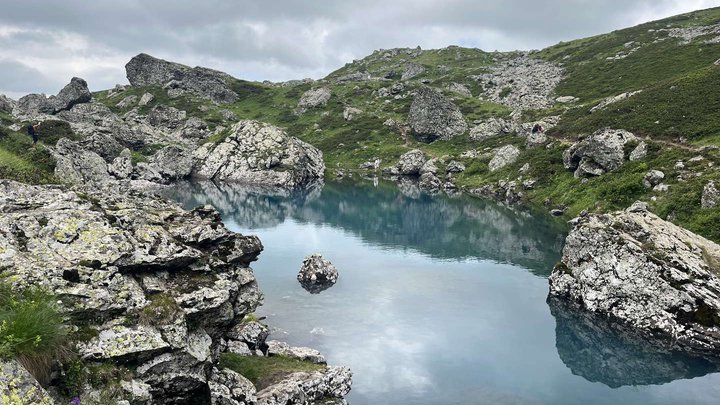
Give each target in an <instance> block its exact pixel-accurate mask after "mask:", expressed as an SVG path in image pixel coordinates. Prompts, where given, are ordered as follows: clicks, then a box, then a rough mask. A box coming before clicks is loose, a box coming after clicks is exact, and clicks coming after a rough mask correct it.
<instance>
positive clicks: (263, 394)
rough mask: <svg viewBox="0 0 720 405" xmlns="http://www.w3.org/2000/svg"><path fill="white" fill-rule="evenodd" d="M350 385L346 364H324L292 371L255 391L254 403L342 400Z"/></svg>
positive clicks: (349, 373)
mask: <svg viewBox="0 0 720 405" xmlns="http://www.w3.org/2000/svg"><path fill="white" fill-rule="evenodd" d="M351 387H352V372H351V371H350V369H349V368H347V367H327V368H325V369H323V370H319V371H313V372H299V373H292V374H290V375H288V376H287V377H285V378H284V379H283V380H282V381H280V382H278V383H277V384H274V385H271V386H269V387H267V388H265V389H263V390H261V391H259V392H258V393H257V399H258V402H257V403H258V405H287V404H314V403H317V402H318V401H319V400H321V399H322V400H327V399H333V398H336V399H342V398H343V397H344V396H345V395H347V394H348V393H349V392H350V388H351Z"/></svg>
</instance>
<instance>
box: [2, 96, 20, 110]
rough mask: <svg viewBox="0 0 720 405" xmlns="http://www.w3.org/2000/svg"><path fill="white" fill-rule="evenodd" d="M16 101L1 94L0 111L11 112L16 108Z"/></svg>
mask: <svg viewBox="0 0 720 405" xmlns="http://www.w3.org/2000/svg"><path fill="white" fill-rule="evenodd" d="M16 103H17V102H16V101H15V100H13V99H11V98H9V97H6V96H5V95H4V94H0V111H2V112H6V113H9V114H10V113H12V111H13V109H14V108H15V104H16Z"/></svg>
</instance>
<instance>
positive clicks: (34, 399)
mask: <svg viewBox="0 0 720 405" xmlns="http://www.w3.org/2000/svg"><path fill="white" fill-rule="evenodd" d="M0 404H2V405H26V404H33V405H53V404H55V401H53V400H52V398H51V397H50V395H48V393H47V392H46V391H45V390H44V389H43V387H42V386H41V385H40V383H38V382H37V381H36V380H35V378H33V376H32V375H30V373H28V372H27V370H25V368H23V366H21V365H20V364H19V363H18V362H17V361H15V360H3V359H0Z"/></svg>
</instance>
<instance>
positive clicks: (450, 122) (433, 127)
mask: <svg viewBox="0 0 720 405" xmlns="http://www.w3.org/2000/svg"><path fill="white" fill-rule="evenodd" d="M408 123H409V124H410V128H411V129H412V131H413V133H414V134H415V136H416V137H417V139H418V140H420V141H421V142H433V141H435V140H437V139H444V140H447V139H451V138H454V137H455V136H457V135H461V134H463V133H464V132H465V131H467V123H466V122H465V117H463V115H462V113H461V112H460V109H459V108H458V107H457V106H456V105H455V104H453V103H452V102H451V101H450V100H448V99H447V98H446V97H445V96H443V95H442V94H440V93H438V92H437V91H436V90H434V89H431V88H429V87H422V88H420V89H419V90H418V91H417V93H416V94H415V98H414V99H413V102H412V104H411V106H410V114H409V115H408Z"/></svg>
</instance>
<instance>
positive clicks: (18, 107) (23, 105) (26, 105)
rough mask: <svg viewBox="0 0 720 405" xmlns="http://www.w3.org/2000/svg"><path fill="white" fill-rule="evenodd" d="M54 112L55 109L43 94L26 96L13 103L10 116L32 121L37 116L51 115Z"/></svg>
mask: <svg viewBox="0 0 720 405" xmlns="http://www.w3.org/2000/svg"><path fill="white" fill-rule="evenodd" d="M54 111H55V107H54V106H53V104H52V102H50V100H48V98H47V97H46V96H45V95H44V94H28V95H27V96H23V97H20V99H19V100H18V101H17V103H15V106H14V107H13V111H12V115H14V116H15V117H17V118H21V119H25V118H27V119H33V118H34V117H36V116H37V115H41V114H52V113H53V112H54Z"/></svg>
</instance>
